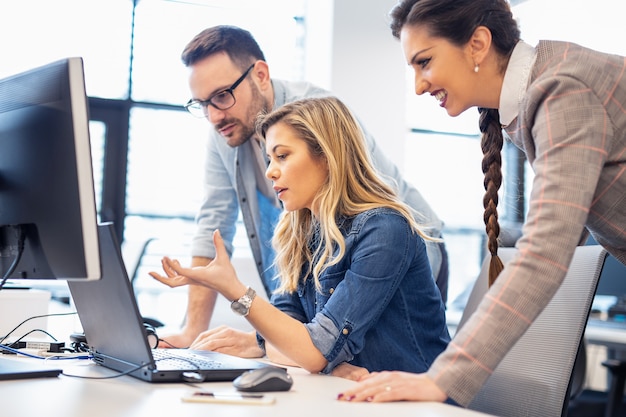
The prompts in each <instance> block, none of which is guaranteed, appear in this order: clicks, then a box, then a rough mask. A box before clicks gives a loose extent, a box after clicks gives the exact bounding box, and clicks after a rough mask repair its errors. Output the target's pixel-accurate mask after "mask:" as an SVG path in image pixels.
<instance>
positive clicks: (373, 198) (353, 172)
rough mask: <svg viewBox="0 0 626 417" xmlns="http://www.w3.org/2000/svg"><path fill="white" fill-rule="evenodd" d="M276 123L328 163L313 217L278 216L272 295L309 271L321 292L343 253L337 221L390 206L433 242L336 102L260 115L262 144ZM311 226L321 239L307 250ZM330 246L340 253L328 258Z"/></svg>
mask: <svg viewBox="0 0 626 417" xmlns="http://www.w3.org/2000/svg"><path fill="white" fill-rule="evenodd" d="M279 122H280V123H284V124H285V125H287V126H289V127H290V128H292V129H293V130H294V131H295V132H296V136H297V137H298V138H300V139H301V140H303V141H304V142H306V144H307V146H308V149H309V151H310V153H311V155H312V157H313V158H319V159H321V160H322V161H324V162H325V163H326V164H327V167H328V178H327V180H326V182H325V183H324V184H323V185H322V188H321V189H320V190H319V193H318V194H317V196H316V197H315V198H314V201H313V203H312V204H313V206H314V207H317V208H319V209H318V210H317V213H318V217H317V218H315V217H314V216H313V214H312V212H311V211H310V210H309V209H305V208H303V209H299V210H294V211H291V212H283V213H282V215H281V217H280V220H279V222H278V224H277V226H276V229H275V230H274V237H273V239H272V246H273V247H274V250H275V251H276V259H275V265H276V267H277V273H278V278H279V279H280V286H279V287H278V288H277V290H276V292H279V293H280V292H293V291H295V290H296V289H297V286H298V282H299V280H300V277H301V276H303V274H305V275H304V276H309V275H310V274H311V273H312V274H313V279H314V280H315V286H316V288H317V289H318V290H319V289H320V283H319V276H320V274H321V273H322V272H323V271H324V269H326V268H328V267H329V266H331V265H334V264H336V263H338V262H339V261H340V260H341V259H342V258H343V256H344V255H345V240H344V238H343V235H342V234H341V230H340V229H339V226H338V224H337V222H338V220H340V219H341V218H345V217H352V216H355V215H357V214H359V213H361V212H364V211H366V210H370V209H374V208H378V207H389V208H392V209H395V210H397V211H398V212H400V213H401V214H402V215H403V216H404V217H405V218H406V219H407V221H408V222H409V224H410V225H411V227H412V228H413V230H414V231H415V232H416V233H418V234H419V235H420V236H422V237H423V238H424V239H428V240H436V239H433V238H430V237H429V236H427V235H426V234H425V233H423V232H422V231H421V230H420V228H419V226H418V224H417V223H416V221H415V219H414V217H413V215H412V212H411V209H410V208H409V207H408V206H407V205H405V204H404V203H403V202H401V201H400V200H399V199H398V197H397V195H396V193H395V191H394V190H393V189H392V188H391V187H390V186H389V185H387V184H386V183H385V182H384V181H383V180H382V179H381V178H380V177H379V176H378V174H377V173H376V171H375V169H374V167H373V166H372V163H371V161H370V158H369V156H368V150H367V148H366V144H365V140H364V137H363V132H362V130H361V128H360V126H359V124H358V123H357V121H356V119H355V118H354V116H353V115H352V113H351V112H350V110H349V109H348V108H347V107H346V106H345V105H344V104H343V103H342V102H341V101H340V100H339V99H337V98H334V97H323V98H307V99H302V100H298V101H294V102H292V103H289V104H286V105H284V106H282V107H280V108H278V109H276V110H274V111H273V112H271V113H268V114H265V115H263V114H262V115H260V116H259V118H258V119H257V124H256V127H257V134H258V136H259V138H261V140H263V141H264V140H265V138H266V137H265V135H266V133H267V131H268V129H269V128H270V127H271V126H273V125H275V124H276V123H279ZM316 228H319V230H320V239H319V242H316V246H315V247H311V246H312V245H311V238H312V236H313V235H314V233H315V231H316ZM335 248H339V251H338V253H337V255H336V256H335V257H333V251H334V249H335ZM314 260H316V262H314ZM305 265H307V269H306V270H305V269H304V266H305Z"/></svg>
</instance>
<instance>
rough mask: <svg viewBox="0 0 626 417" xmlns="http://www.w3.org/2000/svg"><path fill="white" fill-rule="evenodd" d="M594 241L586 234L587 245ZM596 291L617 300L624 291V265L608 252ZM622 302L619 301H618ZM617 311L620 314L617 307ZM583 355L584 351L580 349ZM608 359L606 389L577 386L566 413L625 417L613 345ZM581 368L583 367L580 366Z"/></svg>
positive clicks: (622, 373)
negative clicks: (615, 297)
mask: <svg viewBox="0 0 626 417" xmlns="http://www.w3.org/2000/svg"><path fill="white" fill-rule="evenodd" d="M594 244H596V245H597V243H596V242H595V240H593V238H591V237H590V238H589V240H588V241H587V245H594ZM596 295H612V296H617V297H619V299H620V300H622V298H624V296H625V295H626V266H624V265H623V264H622V263H620V262H619V261H618V260H617V259H616V258H615V257H613V256H612V255H610V254H609V255H607V257H606V261H605V263H604V267H603V268H602V273H601V275H600V280H599V282H598V288H597V290H596ZM622 302H623V301H622ZM619 314H622V313H621V311H620V313H619ZM581 353H582V354H583V355H581V356H584V351H583V352H581ZM607 354H608V355H607V356H608V359H607V360H605V361H603V362H602V365H603V366H604V367H605V368H606V369H607V371H608V374H609V378H608V390H607V391H598V390H593V389H589V388H587V389H584V390H581V392H580V394H579V395H578V396H577V397H574V398H573V399H572V401H571V403H570V407H569V412H568V415H569V416H571V417H625V416H626V398H625V397H624V384H625V382H626V361H625V360H624V359H619V358H617V357H613V356H618V354H617V353H616V352H615V350H614V349H613V348H609V349H608V350H607ZM583 372H584V370H583Z"/></svg>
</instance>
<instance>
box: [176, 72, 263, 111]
mask: <svg viewBox="0 0 626 417" xmlns="http://www.w3.org/2000/svg"><path fill="white" fill-rule="evenodd" d="M254 65H255V64H252V65H250V67H249V68H248V69H247V70H246V71H245V72H244V73H243V74H241V77H239V78H238V79H237V81H235V82H234V83H233V85H231V86H230V87H229V88H227V89H226V90H222V91H218V92H217V93H215V94H213V95H212V96H211V97H209V98H208V99H206V100H193V99H192V100H189V101H188V102H187V104H185V108H186V109H187V111H189V113H191V114H192V115H194V116H195V117H206V116H207V111H206V108H207V106H209V105H211V106H213V107H215V108H216V109H218V110H228V109H230V108H231V107H233V106H234V105H235V103H236V100H235V95H234V94H233V91H234V90H235V88H237V87H238V86H239V84H241V82H242V81H243V80H244V79H245V78H246V76H247V75H248V74H249V73H250V71H251V70H252V68H254Z"/></svg>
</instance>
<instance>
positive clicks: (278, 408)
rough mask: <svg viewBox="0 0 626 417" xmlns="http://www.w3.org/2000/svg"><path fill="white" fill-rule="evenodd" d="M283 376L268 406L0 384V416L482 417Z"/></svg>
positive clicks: (125, 390)
mask: <svg viewBox="0 0 626 417" xmlns="http://www.w3.org/2000/svg"><path fill="white" fill-rule="evenodd" d="M23 360H29V361H31V360H33V359H23ZM57 363H59V365H61V366H62V368H63V369H64V372H65V373H68V374H70V373H71V374H75V375H92V376H103V375H113V374H114V373H113V371H110V370H108V369H105V368H103V367H101V366H98V365H95V364H93V363H92V362H91V361H89V360H82V361H76V360H72V361H60V362H55V364H57ZM289 372H290V374H291V375H292V377H293V379H294V385H293V387H292V389H291V391H289V392H277V393H269V394H271V395H274V396H275V397H276V402H275V403H274V404H272V405H233V404H208V403H186V402H182V401H181V396H182V395H183V394H185V393H187V392H189V391H193V390H196V388H195V387H193V386H190V385H187V384H150V383H147V382H143V381H140V380H138V379H135V378H132V377H129V376H123V377H120V378H115V379H106V380H88V379H80V378H71V377H67V376H63V375H61V376H59V377H58V378H41V379H29V380H10V381H1V382H0V396H1V398H2V405H1V406H0V414H1V415H3V416H26V417H34V416H46V415H52V414H53V415H58V416H63V417H100V416H101V417H122V416H123V417H153V416H154V417H160V416H166V415H172V416H194V415H197V416H201V415H205V416H208V415H210V416H211V417H221V416H224V417H226V416H228V417H247V416H251V417H252V416H254V417H263V416H268V417H269V416H272V417H281V416H288V417H294V416H297V417H308V416H311V417H319V416H327V417H334V416H340V415H344V416H356V415H359V416H376V417H379V416H384V415H387V416H394V417H403V416H413V417H415V416H419V417H485V416H487V414H483V413H477V412H475V411H470V410H465V409H461V408H458V407H454V406H450V405H446V404H441V403H416V402H396V403H381V404H372V403H348V402H343V401H337V400H336V397H337V394H338V393H339V392H341V391H342V390H344V389H346V388H347V387H349V386H350V385H351V384H353V382H352V381H348V380H346V379H342V378H336V377H331V376H326V375H311V374H309V373H308V372H306V371H304V370H302V369H299V368H290V369H289ZM197 386H201V387H202V388H203V389H206V390H211V391H227V392H234V391H235V389H234V388H233V386H232V384H231V383H230V382H211V383H203V384H198V385H197Z"/></svg>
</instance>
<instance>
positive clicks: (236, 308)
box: [231, 301, 248, 315]
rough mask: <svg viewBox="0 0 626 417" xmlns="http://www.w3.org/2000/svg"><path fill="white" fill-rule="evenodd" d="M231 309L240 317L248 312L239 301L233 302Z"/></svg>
mask: <svg viewBox="0 0 626 417" xmlns="http://www.w3.org/2000/svg"><path fill="white" fill-rule="evenodd" d="M231 308H232V309H233V311H234V312H235V313H238V314H241V315H244V314H246V313H247V312H248V309H247V308H246V306H244V305H243V304H241V303H240V302H239V301H233V303H232V304H231Z"/></svg>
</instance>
